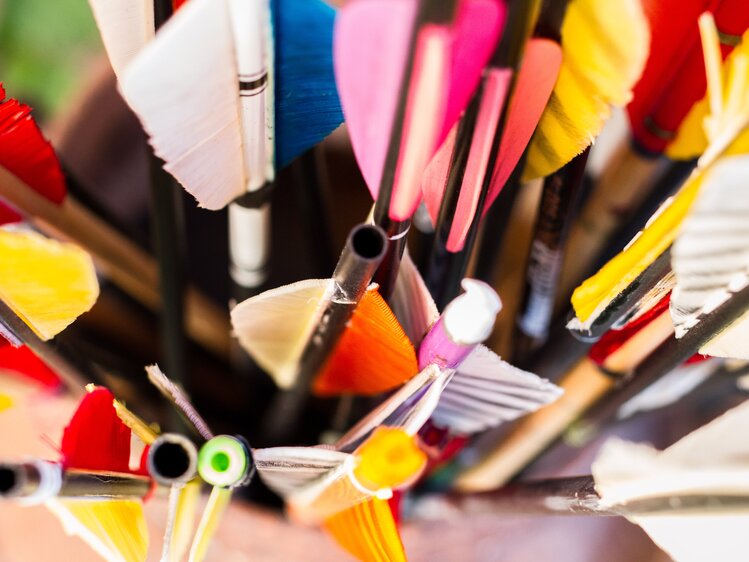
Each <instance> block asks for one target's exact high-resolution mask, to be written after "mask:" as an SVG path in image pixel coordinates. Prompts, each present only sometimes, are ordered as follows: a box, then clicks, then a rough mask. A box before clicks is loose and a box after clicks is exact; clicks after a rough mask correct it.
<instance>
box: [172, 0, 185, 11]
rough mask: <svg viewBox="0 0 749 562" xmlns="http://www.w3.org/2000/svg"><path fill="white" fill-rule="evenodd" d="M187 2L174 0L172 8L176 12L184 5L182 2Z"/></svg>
mask: <svg viewBox="0 0 749 562" xmlns="http://www.w3.org/2000/svg"><path fill="white" fill-rule="evenodd" d="M185 2H187V0H172V10H174V11H175V12H176V11H177V10H179V9H180V8H181V7H182V4H184V3H185Z"/></svg>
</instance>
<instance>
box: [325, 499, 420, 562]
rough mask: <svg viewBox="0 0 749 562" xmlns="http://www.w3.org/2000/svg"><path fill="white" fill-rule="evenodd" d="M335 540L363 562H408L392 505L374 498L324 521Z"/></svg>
mask: <svg viewBox="0 0 749 562" xmlns="http://www.w3.org/2000/svg"><path fill="white" fill-rule="evenodd" d="M323 527H324V528H325V530H326V531H328V533H330V534H331V535H332V536H333V538H334V539H335V540H336V542H337V543H338V544H339V545H341V546H342V547H343V548H344V549H345V550H346V551H347V552H349V553H350V554H351V555H352V556H353V557H354V558H356V559H357V560H361V561H362V562H405V561H406V552H405V550H404V549H403V543H402V542H401V539H400V534H399V533H398V526H397V525H396V523H395V519H394V518H393V512H392V510H391V508H390V505H389V504H388V502H387V501H385V500H379V499H372V500H369V501H365V502H362V503H360V504H357V505H355V506H353V507H350V508H348V509H345V510H343V511H341V512H340V513H337V514H335V515H333V516H332V517H329V518H328V519H326V520H325V522H324V523H323Z"/></svg>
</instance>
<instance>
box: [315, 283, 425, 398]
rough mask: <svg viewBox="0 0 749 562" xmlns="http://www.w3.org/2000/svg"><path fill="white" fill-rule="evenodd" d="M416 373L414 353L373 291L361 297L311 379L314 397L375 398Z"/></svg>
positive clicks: (405, 337)
mask: <svg viewBox="0 0 749 562" xmlns="http://www.w3.org/2000/svg"><path fill="white" fill-rule="evenodd" d="M417 372H418V365H417V362H416V352H415V351H414V347H413V345H412V344H411V342H410V341H409V339H408V337H407V336H406V334H405V333H404V332H403V328H401V326H400V324H399V323H398V320H396V318H395V315H394V314H393V312H392V311H391V310H390V307H389V306H388V305H387V303H386V302H385V300H384V299H383V298H382V297H381V296H380V294H379V293H378V292H377V290H376V289H372V290H369V291H367V292H366V293H365V294H364V297H363V298H362V300H361V302H360V303H359V305H358V306H357V307H356V310H355V311H354V314H353V316H352V318H351V320H350V321H349V323H348V325H347V326H346V330H345V332H344V333H343V335H342V336H341V339H340V340H339V342H338V344H337V345H336V348H335V350H334V351H333V354H332V355H331V357H330V359H329V360H328V362H327V363H326V365H325V366H324V367H323V370H322V371H321V372H320V375H319V376H318V378H317V379H316V380H315V383H314V386H313V390H314V392H315V393H316V394H318V395H322V396H329V395H335V394H342V393H353V394H362V395H375V394H379V393H381V392H385V391H387V390H391V389H393V388H395V387H396V386H399V385H401V384H403V383H404V382H405V381H407V380H409V379H410V378H411V377H413V376H414V375H415V374H416V373H417Z"/></svg>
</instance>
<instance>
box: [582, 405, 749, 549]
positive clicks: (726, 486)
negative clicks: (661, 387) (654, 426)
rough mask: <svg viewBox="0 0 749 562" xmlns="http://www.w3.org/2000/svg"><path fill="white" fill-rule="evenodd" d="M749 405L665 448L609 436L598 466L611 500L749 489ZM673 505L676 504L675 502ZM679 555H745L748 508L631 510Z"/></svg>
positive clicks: (605, 499)
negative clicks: (640, 512) (644, 512)
mask: <svg viewBox="0 0 749 562" xmlns="http://www.w3.org/2000/svg"><path fill="white" fill-rule="evenodd" d="M747 430H749V404H748V403H744V404H742V405H741V406H738V407H737V408H734V409H733V410H729V411H728V412H727V413H725V414H724V415H722V416H721V417H719V418H718V419H716V420H714V421H712V422H711V423H709V424H708V425H706V426H704V427H702V428H700V429H698V430H697V431H694V432H692V433H690V434H689V435H687V436H686V437H684V438H683V439H681V440H680V441H678V442H677V443H675V444H674V445H671V446H670V447H668V448H667V449H666V450H664V451H656V450H655V449H653V448H652V447H651V446H649V445H645V444H637V443H628V442H624V441H620V440H618V439H617V440H610V441H608V442H606V443H605V444H604V446H603V448H602V450H601V452H600V453H599V455H598V457H597V458H596V460H595V462H594V463H593V466H592V472H593V476H594V478H595V482H596V490H597V492H598V493H599V494H600V496H601V503H602V504H603V505H610V504H613V505H622V504H624V505H625V506H626V504H627V503H628V502H632V501H636V500H638V499H646V498H652V497H673V501H677V499H678V497H679V496H699V495H705V496H709V495H711V494H717V495H721V494H723V495H735V496H747V495H748V494H749V486H747V480H746V471H747V463H746V459H747V458H748V456H749V450H747V441H746V439H741V438H740V436H742V435H745V434H746V431H747ZM672 505H676V504H673V503H672ZM628 519H630V520H631V521H632V522H633V523H635V524H637V525H639V526H640V527H642V528H643V530H645V532H647V533H648V535H650V538H651V539H653V541H655V543H656V544H658V545H659V546H660V547H661V548H662V549H663V550H665V551H666V552H667V553H668V554H669V556H670V557H672V558H673V559H674V560H676V561H678V562H698V561H702V560H713V559H714V560H725V561H727V562H733V561H736V562H738V561H739V560H742V559H743V557H744V555H745V553H746V551H747V549H749V535H747V534H746V533H745V532H743V529H745V528H746V525H747V523H748V522H749V514H747V511H746V509H745V508H744V509H732V510H722V511H720V510H716V509H714V508H713V509H705V510H704V511H702V512H699V511H695V510H692V511H690V512H689V513H681V514H662V513H661V514H658V515H652V516H647V515H636V516H630V517H628Z"/></svg>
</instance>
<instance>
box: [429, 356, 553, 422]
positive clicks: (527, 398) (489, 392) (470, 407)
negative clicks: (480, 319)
mask: <svg viewBox="0 0 749 562" xmlns="http://www.w3.org/2000/svg"><path fill="white" fill-rule="evenodd" d="M561 395H562V389H561V388H559V387H558V386H557V385H555V384H552V383H550V382H549V381H547V380H546V379H541V378H539V377H538V376H536V375H534V374H532V373H529V372H527V371H523V370H521V369H518V368H516V367H513V366H512V365H510V364H509V363H505V362H504V361H502V360H501V359H500V358H499V357H498V356H497V355H496V354H495V353H494V352H492V351H491V350H489V349H488V348H487V347H485V346H483V345H480V346H478V347H477V348H476V349H475V350H474V351H473V352H472V353H471V355H469V356H468V357H467V358H466V359H465V360H464V361H463V362H462V363H461V364H460V366H459V367H458V368H457V370H456V372H455V375H453V377H452V380H451V381H450V383H449V384H448V385H447V386H446V387H445V389H444V390H443V391H442V396H441V397H440V401H439V404H438V405H437V409H436V410H435V411H434V414H433V415H432V421H433V422H434V423H435V424H436V425H438V426H440V427H447V428H450V429H451V430H453V431H454V432H455V433H458V434H472V433H477V432H479V431H484V430H486V429H489V428H491V427H496V426H498V425H500V424H501V423H505V422H509V421H512V420H514V419H517V418H519V417H520V416H522V415H525V414H528V413H530V412H533V411H535V410H537V409H538V408H540V407H541V406H544V405H545V404H548V403H550V402H553V401H554V400H556V399H557V398H559V396H561Z"/></svg>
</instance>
